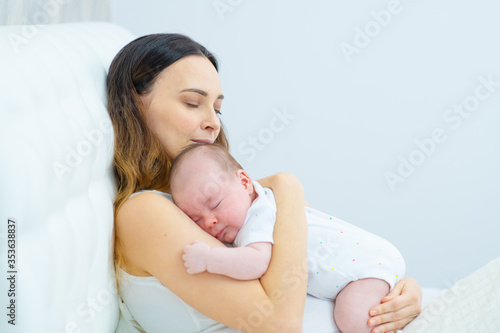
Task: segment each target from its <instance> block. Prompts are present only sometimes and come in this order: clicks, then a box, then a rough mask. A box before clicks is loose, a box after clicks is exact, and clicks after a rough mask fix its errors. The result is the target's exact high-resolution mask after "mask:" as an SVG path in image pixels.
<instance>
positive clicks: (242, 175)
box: [236, 169, 253, 194]
mask: <svg viewBox="0 0 500 333" xmlns="http://www.w3.org/2000/svg"><path fill="white" fill-rule="evenodd" d="M236 175H237V177H238V179H239V180H240V182H241V185H243V186H244V187H245V190H247V191H248V193H249V194H251V193H253V184H252V179H250V177H249V176H248V174H247V173H246V171H245V170H243V169H239V170H238V171H236Z"/></svg>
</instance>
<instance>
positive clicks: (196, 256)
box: [182, 241, 210, 274]
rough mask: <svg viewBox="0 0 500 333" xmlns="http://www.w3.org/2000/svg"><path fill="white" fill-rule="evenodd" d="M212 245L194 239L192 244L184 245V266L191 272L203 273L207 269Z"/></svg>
mask: <svg viewBox="0 0 500 333" xmlns="http://www.w3.org/2000/svg"><path fill="white" fill-rule="evenodd" d="M209 254H210V246H209V245H208V244H207V243H204V242H202V241H194V242H193V244H191V245H186V247H184V254H183V255H182V259H183V260H184V266H186V268H187V272H188V273H189V274H195V273H201V272H204V271H206V270H207V261H208V255H209Z"/></svg>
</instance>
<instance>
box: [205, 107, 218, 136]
mask: <svg viewBox="0 0 500 333" xmlns="http://www.w3.org/2000/svg"><path fill="white" fill-rule="evenodd" d="M201 129H202V130H212V131H217V132H218V131H219V130H220V119H219V116H218V115H217V113H216V111H215V110H214V109H213V108H208V109H207V111H206V112H205V113H204V114H203V120H202V122H201Z"/></svg>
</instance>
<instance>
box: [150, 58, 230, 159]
mask: <svg viewBox="0 0 500 333" xmlns="http://www.w3.org/2000/svg"><path fill="white" fill-rule="evenodd" d="M223 98H224V96H223V95H222V89H221V86H220V80H219V75H218V74H217V71H216V70H215V67H214V66H213V65H212V63H211V62H210V60H208V59H207V58H205V57H203V56H197V55H193V56H188V57H184V58H182V59H181V60H179V61H177V62H175V63H173V64H172V65H170V66H169V67H167V68H165V69H164V70H163V71H162V72H161V73H160V74H159V76H158V78H157V80H156V82H155V84H154V85H153V88H152V89H151V91H150V92H148V93H147V94H146V95H145V96H144V97H143V102H144V105H145V109H146V110H145V116H146V123H147V125H148V127H149V129H150V130H152V131H153V132H154V133H155V134H156V136H157V137H158V138H159V140H160V141H161V143H162V144H163V146H164V147H165V149H166V150H167V153H168V155H169V157H171V158H175V157H176V156H177V155H178V154H179V153H180V151H181V150H182V148H184V147H185V146H187V145H189V144H192V143H200V142H204V143H206V142H209V143H213V142H214V141H215V139H216V138H217V136H218V135H219V132H220V120H219V113H220V108H221V104H222V99H223Z"/></svg>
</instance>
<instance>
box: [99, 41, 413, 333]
mask: <svg viewBox="0 0 500 333" xmlns="http://www.w3.org/2000/svg"><path fill="white" fill-rule="evenodd" d="M217 70H218V68H217V61H216V59H215V58H214V56H213V55H212V54H211V53H210V52H208V51H207V50H206V49H205V48H204V47H203V46H201V45H199V44H197V43H196V42H194V41H192V40H191V39H189V38H187V37H185V36H182V35H177V34H155V35H148V36H144V37H141V38H138V39H137V40H135V41H133V42H131V43H130V44H128V45H127V46H125V47H124V48H123V49H122V50H121V51H120V53H119V54H118V55H117V56H116V57H115V59H114V60H113V63H112V64H111V67H110V71H109V74H108V81H107V86H108V110H109V113H110V116H111V120H112V122H113V127H114V131H115V152H114V163H115V176H116V181H117V186H118V193H117V198H116V201H115V237H116V238H115V257H116V258H115V260H116V267H117V273H118V274H117V277H118V281H119V288H120V292H121V296H122V299H123V301H124V304H125V305H126V306H125V307H124V308H128V310H130V313H131V314H132V316H133V317H134V318H135V320H137V322H138V324H139V325H141V326H142V328H143V329H144V330H146V331H147V332H153V331H155V330H157V331H164V330H168V331H169V332H192V331H196V332H198V331H203V332H205V331H206V332H208V331H210V332H222V331H224V332H225V331H228V332H229V328H227V327H226V326H223V325H227V326H229V327H232V328H236V329H238V330H241V331H244V332H252V331H255V332H301V331H302V317H303V313H304V303H305V297H306V289H307V269H306V264H307V260H306V221H305V216H304V210H303V209H302V208H301V207H303V205H304V193H303V189H302V186H301V185H300V183H299V182H298V180H297V179H296V178H295V177H293V176H292V175H289V174H284V173H281V174H277V175H274V176H271V177H268V178H265V179H262V180H260V181H259V182H260V183H261V184H262V185H263V186H265V187H270V188H271V189H272V190H273V191H274V193H275V198H276V203H277V207H278V212H277V219H276V225H275V230H274V240H275V243H274V246H273V255H272V259H271V263H270V265H269V268H268V270H267V272H266V273H265V274H264V275H263V276H262V278H261V279H260V280H253V281H237V280H233V279H230V278H227V277H224V276H218V275H213V274H207V273H202V274H196V275H191V274H187V272H186V270H185V268H184V265H183V261H182V257H181V255H182V249H183V248H184V246H185V245H187V244H190V243H192V242H193V241H194V240H202V241H204V242H206V243H208V244H210V245H212V246H224V245H223V244H222V243H220V242H218V241H217V240H216V239H214V238H213V237H210V236H209V235H208V234H206V233H204V232H203V231H202V230H201V229H200V228H198V227H197V226H196V224H195V223H194V222H192V221H191V220H190V219H189V218H188V217H187V216H186V215H185V214H184V213H182V212H181V211H180V210H179V209H178V208H177V207H176V206H175V205H174V204H173V203H172V202H171V201H170V200H169V196H168V194H167V193H168V191H169V184H168V182H167V180H168V173H169V170H170V166H171V161H172V160H173V159H174V158H175V156H176V155H177V154H178V153H179V152H180V150H181V149H182V148H183V147H185V146H186V145H188V144H191V143H193V142H195V143H196V142H210V143H213V142H217V143H219V144H221V145H223V146H224V147H226V149H228V143H227V139H226V136H225V134H224V130H223V128H222V125H221V122H220V119H219V114H220V109H221V104H222V100H223V98H224V96H223V95H222V90H221V85H220V81H219V76H218V73H217ZM153 190H156V191H153ZM420 299H421V291H420V287H419V286H418V284H417V283H416V282H415V281H414V280H413V279H404V280H402V281H401V282H400V283H399V284H398V285H396V287H395V288H394V290H393V291H392V292H391V293H390V294H389V295H388V297H386V298H385V299H384V300H383V302H384V303H383V304H381V305H378V306H377V307H375V308H374V309H372V313H371V315H373V317H372V318H371V319H370V321H371V320H374V322H373V325H371V324H370V326H375V325H380V324H381V325H380V326H377V327H376V328H375V329H374V331H375V330H378V332H388V331H391V330H392V331H393V330H396V329H399V328H402V327H404V325H406V324H407V323H408V322H409V321H411V319H412V318H414V317H415V316H416V315H417V314H418V313H419V312H420ZM218 323H221V324H218ZM222 324H223V325H222ZM230 331H233V330H230Z"/></svg>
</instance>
